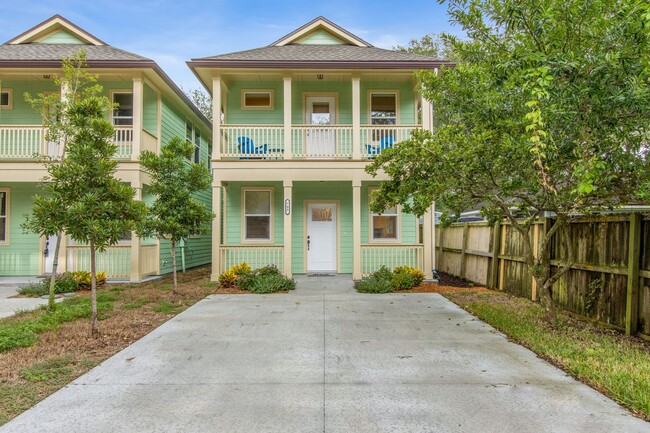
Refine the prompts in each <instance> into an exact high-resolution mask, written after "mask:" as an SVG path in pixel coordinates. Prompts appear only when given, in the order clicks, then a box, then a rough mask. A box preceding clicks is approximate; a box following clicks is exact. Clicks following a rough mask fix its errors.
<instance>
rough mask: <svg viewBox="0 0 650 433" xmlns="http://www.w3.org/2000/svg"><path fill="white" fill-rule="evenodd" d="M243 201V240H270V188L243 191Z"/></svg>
mask: <svg viewBox="0 0 650 433" xmlns="http://www.w3.org/2000/svg"><path fill="white" fill-rule="evenodd" d="M243 195H244V197H243V199H244V240H246V241H270V240H271V220H272V218H271V211H272V207H273V206H272V196H273V194H272V193H271V189H270V188H266V189H245V190H244V192H243Z"/></svg>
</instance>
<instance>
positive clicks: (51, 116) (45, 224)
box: [22, 50, 102, 312]
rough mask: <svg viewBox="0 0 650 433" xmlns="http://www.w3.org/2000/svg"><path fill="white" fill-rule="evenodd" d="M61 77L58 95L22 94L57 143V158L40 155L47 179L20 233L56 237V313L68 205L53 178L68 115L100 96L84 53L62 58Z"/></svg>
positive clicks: (68, 130) (69, 130) (70, 131)
mask: <svg viewBox="0 0 650 433" xmlns="http://www.w3.org/2000/svg"><path fill="white" fill-rule="evenodd" d="M61 69H62V74H61V76H60V77H55V78H54V83H55V84H56V86H57V87H60V88H61V93H50V94H44V93H39V94H38V95H36V97H33V96H32V95H30V94H29V93H25V100H26V101H27V102H28V103H29V104H30V105H31V106H32V107H34V109H35V110H36V111H38V112H39V113H40V114H41V116H42V118H43V125H44V127H45V140H46V141H47V142H50V143H56V144H57V147H58V149H59V152H60V154H54V155H41V159H42V161H43V164H44V165H45V169H46V170H47V172H48V176H47V177H45V179H43V182H42V183H41V184H40V186H41V188H42V190H43V192H44V194H43V195H36V196H34V204H33V207H32V214H31V215H26V216H25V222H24V223H23V224H22V228H23V230H25V231H27V232H31V233H35V234H38V235H39V236H42V237H45V238H47V237H50V236H54V235H56V243H55V246H54V258H53V259H54V260H53V263H52V275H51V276H50V290H49V297H48V304H47V311H48V312H52V311H54V309H55V306H56V304H55V303H54V288H55V284H56V274H57V270H58V266H59V250H60V247H61V238H62V235H63V231H64V229H65V222H66V207H67V205H68V202H67V201H66V200H65V198H64V197H62V196H61V195H60V185H59V184H58V182H59V179H57V178H56V177H54V176H53V175H52V171H53V169H55V167H57V166H58V165H59V164H60V163H61V162H62V161H63V160H64V159H65V155H66V148H67V145H68V139H69V137H71V136H72V135H74V133H75V131H74V125H73V124H72V123H71V121H70V111H71V110H72V108H73V107H74V106H75V104H77V103H78V102H79V101H80V100H82V99H84V98H88V97H92V96H97V95H99V94H100V93H101V91H102V88H101V86H100V85H98V84H97V76H96V75H92V74H90V73H88V69H87V63H86V53H85V51H83V50H80V51H79V52H77V53H75V54H73V56H72V57H71V58H65V57H64V58H63V59H62V62H61Z"/></svg>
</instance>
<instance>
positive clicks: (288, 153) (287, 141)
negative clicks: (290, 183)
mask: <svg viewBox="0 0 650 433" xmlns="http://www.w3.org/2000/svg"><path fill="white" fill-rule="evenodd" d="M291 104H292V100H291V75H285V76H284V159H292V157H293V149H292V148H291ZM285 191H286V189H285Z"/></svg>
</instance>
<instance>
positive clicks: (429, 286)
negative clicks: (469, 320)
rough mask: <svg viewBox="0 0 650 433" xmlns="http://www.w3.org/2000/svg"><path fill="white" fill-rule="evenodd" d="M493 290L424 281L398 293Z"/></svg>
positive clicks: (478, 291) (479, 291)
mask: <svg viewBox="0 0 650 433" xmlns="http://www.w3.org/2000/svg"><path fill="white" fill-rule="evenodd" d="M490 292H492V290H490V289H486V288H485V287H480V286H475V287H469V286H466V287H458V286H447V285H442V284H435V283H422V284H420V285H419V286H418V287H413V288H412V289H408V290H400V291H399V292H398V293H490Z"/></svg>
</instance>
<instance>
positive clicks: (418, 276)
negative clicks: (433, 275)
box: [393, 266, 424, 287]
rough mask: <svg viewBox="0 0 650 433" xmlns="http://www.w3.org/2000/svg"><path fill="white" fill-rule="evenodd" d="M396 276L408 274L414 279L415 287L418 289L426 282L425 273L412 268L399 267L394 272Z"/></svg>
mask: <svg viewBox="0 0 650 433" xmlns="http://www.w3.org/2000/svg"><path fill="white" fill-rule="evenodd" d="M393 273H394V274H408V275H410V276H411V277H412V278H413V286H412V287H417V286H419V285H420V284H422V281H424V272H422V271H421V270H419V269H415V268H412V267H411V266H398V267H396V268H395V269H394V270H393Z"/></svg>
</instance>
